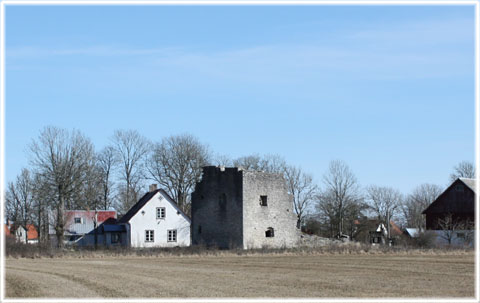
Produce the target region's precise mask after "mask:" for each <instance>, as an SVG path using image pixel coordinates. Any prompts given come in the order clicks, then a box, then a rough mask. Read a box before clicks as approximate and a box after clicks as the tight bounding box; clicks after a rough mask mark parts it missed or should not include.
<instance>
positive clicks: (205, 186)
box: [192, 166, 243, 248]
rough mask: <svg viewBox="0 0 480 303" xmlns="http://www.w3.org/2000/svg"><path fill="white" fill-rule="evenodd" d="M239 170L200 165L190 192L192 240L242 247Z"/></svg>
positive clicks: (225, 246)
mask: <svg viewBox="0 0 480 303" xmlns="http://www.w3.org/2000/svg"><path fill="white" fill-rule="evenodd" d="M242 173H243V172H242V171H241V170H238V169H237V168H225V169H222V168H219V167H215V166H207V167H204V168H203V175H202V180H201V182H199V183H197V185H196V187H195V191H194V192H193V193H192V244H193V245H215V246H218V247H220V248H234V247H242V245H243V238H242V232H243V231H242V227H243V225H242V219H243V218H242Z"/></svg>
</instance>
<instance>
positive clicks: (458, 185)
mask: <svg viewBox="0 0 480 303" xmlns="http://www.w3.org/2000/svg"><path fill="white" fill-rule="evenodd" d="M455 190H456V191H458V192H463V185H461V184H457V185H456V186H455Z"/></svg>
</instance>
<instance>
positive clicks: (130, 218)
mask: <svg viewBox="0 0 480 303" xmlns="http://www.w3.org/2000/svg"><path fill="white" fill-rule="evenodd" d="M190 224H191V221H190V218H189V217H188V216H187V215H186V214H185V213H184V212H183V211H182V210H181V209H180V208H179V207H178V205H177V203H175V201H174V200H173V199H172V198H171V197H170V196H169V195H168V194H167V193H166V192H165V191H164V190H162V189H156V185H153V186H152V187H151V188H150V192H148V193H147V194H145V195H144V196H143V197H142V198H141V199H140V200H139V201H138V202H137V203H136V204H135V205H134V206H132V208H131V209H130V210H129V211H128V212H127V213H126V214H125V215H124V216H123V217H122V218H121V219H120V220H119V221H118V224H116V225H105V226H104V230H105V232H107V233H111V234H112V236H113V235H117V236H115V237H119V236H120V237H122V233H124V234H125V237H124V238H125V241H126V242H124V243H121V244H122V245H126V246H130V247H175V246H190V243H191V239H190ZM122 239H123V238H122Z"/></svg>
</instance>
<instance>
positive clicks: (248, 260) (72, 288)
mask: <svg viewBox="0 0 480 303" xmlns="http://www.w3.org/2000/svg"><path fill="white" fill-rule="evenodd" d="M5 263H6V271H5V276H6V297H7V298H12V297H49V298H53V297H61V298H65V297H108V298H115V297H122V298H125V297H132V298H144V297H165V298H168V297H250V298H262V297H297V298H298V297H437V298H438V297H473V296H474V281H475V280H474V267H475V266H474V253H473V252H471V253H469V252H462V253H442V254H420V253H418V254H393V253H391V254H318V255H285V254H284V255H275V254H270V255H269V254H266V255H262V254H257V255H246V256H245V255H244V256H238V255H234V254H226V255H219V256H207V255H206V256H198V255H195V256H178V257H172V256H159V257H128V256H122V257H103V258H102V257H96V258H41V259H22V258H20V259H13V258H7V259H6V261H5Z"/></svg>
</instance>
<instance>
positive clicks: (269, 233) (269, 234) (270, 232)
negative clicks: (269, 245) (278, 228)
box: [265, 227, 275, 238]
mask: <svg viewBox="0 0 480 303" xmlns="http://www.w3.org/2000/svg"><path fill="white" fill-rule="evenodd" d="M274 236H275V234H274V232H273V228H272V227H269V228H267V231H265V237H267V238H273V237H274Z"/></svg>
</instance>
